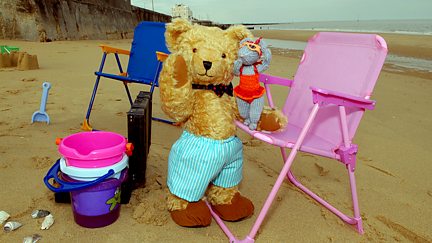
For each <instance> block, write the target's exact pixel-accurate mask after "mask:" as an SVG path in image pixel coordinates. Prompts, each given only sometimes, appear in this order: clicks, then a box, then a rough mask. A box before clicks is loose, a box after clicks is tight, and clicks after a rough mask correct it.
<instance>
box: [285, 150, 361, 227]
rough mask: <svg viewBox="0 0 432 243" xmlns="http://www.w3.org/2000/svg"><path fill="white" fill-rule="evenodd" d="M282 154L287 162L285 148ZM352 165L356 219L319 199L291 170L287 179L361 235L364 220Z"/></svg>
mask: <svg viewBox="0 0 432 243" xmlns="http://www.w3.org/2000/svg"><path fill="white" fill-rule="evenodd" d="M281 153H282V157H283V159H284V161H285V159H286V157H287V155H286V151H285V149H284V148H281ZM350 166H351V165H347V170H348V175H349V178H350V186H351V197H352V202H353V208H354V217H349V216H347V215H346V214H344V213H342V212H341V211H339V210H338V209H336V208H335V207H333V206H332V205H331V204H330V203H328V202H327V201H325V200H324V199H322V198H321V197H319V196H318V195H316V194H315V193H314V192H312V191H311V190H309V189H308V188H307V187H305V186H304V185H303V184H301V183H300V182H299V181H298V180H297V179H296V178H295V177H294V175H293V173H292V171H291V170H289V172H288V173H287V177H288V179H289V181H290V182H291V183H292V184H293V185H295V186H296V187H298V188H299V189H300V190H302V191H303V192H304V193H306V194H307V195H309V196H310V197H312V198H313V199H315V200H316V201H317V202H319V203H320V204H321V205H323V206H324V207H326V208H327V209H328V210H330V211H331V212H332V213H334V214H335V215H336V216H338V217H339V218H341V219H342V220H343V221H345V222H346V223H348V224H351V225H354V226H355V227H356V229H357V231H358V232H359V233H360V234H363V233H364V231H363V225H362V219H361V216H360V209H359V206H358V199H357V190H356V183H355V176H354V171H353V170H351V168H350Z"/></svg>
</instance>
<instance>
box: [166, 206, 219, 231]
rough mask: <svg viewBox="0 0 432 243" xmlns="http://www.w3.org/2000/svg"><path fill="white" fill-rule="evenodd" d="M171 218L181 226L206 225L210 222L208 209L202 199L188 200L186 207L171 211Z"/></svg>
mask: <svg viewBox="0 0 432 243" xmlns="http://www.w3.org/2000/svg"><path fill="white" fill-rule="evenodd" d="M170 213H171V218H172V219H173V220H174V222H176V223H177V224H178V225H180V226H183V227H206V226H209V225H210V223H211V218H212V216H211V214H210V210H209V208H208V207H207V205H206V203H205V202H204V201H202V200H201V201H198V202H189V203H188V205H187V207H186V209H184V210H174V211H171V212H170Z"/></svg>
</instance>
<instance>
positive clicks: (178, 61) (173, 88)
mask: <svg viewBox="0 0 432 243" xmlns="http://www.w3.org/2000/svg"><path fill="white" fill-rule="evenodd" d="M159 88H160V98H161V101H162V102H161V103H162V110H163V111H164V112H165V113H166V114H167V115H168V116H169V117H171V118H172V119H174V120H175V121H176V122H182V121H185V120H187V119H188V118H189V116H190V115H191V114H192V109H193V99H192V98H193V97H192V96H193V94H192V85H191V80H190V77H189V76H188V73H187V67H186V63H185V61H184V59H183V57H181V56H179V55H175V54H172V55H169V56H168V58H167V60H165V61H164V66H163V68H162V71H161V74H160V79H159Z"/></svg>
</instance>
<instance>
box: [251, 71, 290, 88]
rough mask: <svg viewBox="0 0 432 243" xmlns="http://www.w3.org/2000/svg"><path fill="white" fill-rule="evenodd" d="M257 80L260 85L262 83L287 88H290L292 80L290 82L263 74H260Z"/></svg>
mask: <svg viewBox="0 0 432 243" xmlns="http://www.w3.org/2000/svg"><path fill="white" fill-rule="evenodd" d="M259 80H260V82H261V83H264V84H278V85H282V86H287V87H291V85H292V83H293V80H291V79H287V78H282V77H277V76H272V75H269V74H265V73H261V74H260V76H259Z"/></svg>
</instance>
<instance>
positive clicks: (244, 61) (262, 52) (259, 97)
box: [234, 38, 271, 130]
mask: <svg viewBox="0 0 432 243" xmlns="http://www.w3.org/2000/svg"><path fill="white" fill-rule="evenodd" d="M270 60H271V52H270V49H269V48H268V46H267V45H266V43H265V42H264V41H263V40H262V38H258V39H256V40H255V41H253V40H252V39H250V38H245V39H243V40H242V41H240V49H239V51H238V59H237V60H236V61H235V62H234V75H236V76H240V84H239V85H238V86H236V87H235V88H234V94H235V96H236V101H237V106H238V110H239V113H240V116H241V117H242V118H243V119H244V122H243V123H244V124H245V125H246V126H249V129H251V130H255V129H256V128H257V123H258V121H259V119H260V116H261V112H262V110H263V107H264V96H263V95H264V93H265V89H264V87H262V86H261V85H260V84H259V80H258V77H259V73H261V72H263V71H265V70H266V69H268V67H269V64H270Z"/></svg>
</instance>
